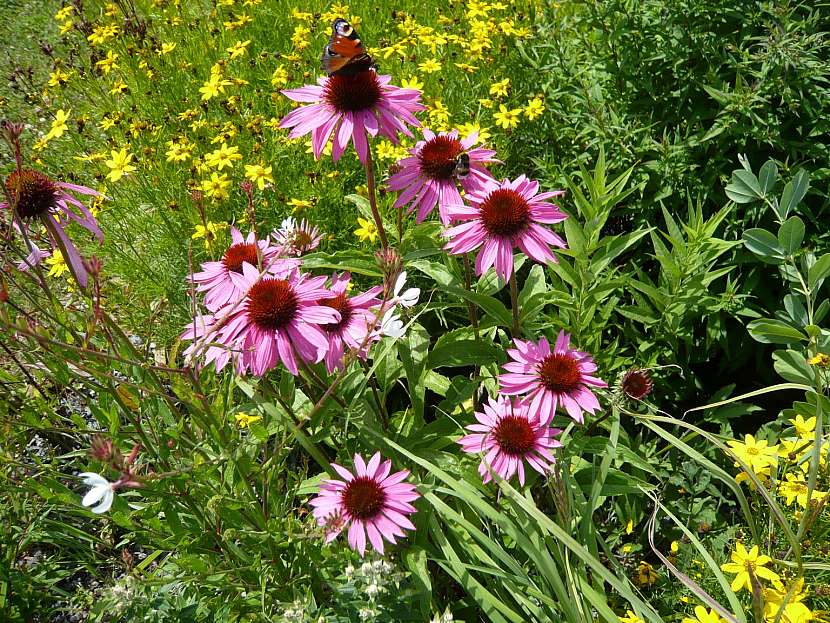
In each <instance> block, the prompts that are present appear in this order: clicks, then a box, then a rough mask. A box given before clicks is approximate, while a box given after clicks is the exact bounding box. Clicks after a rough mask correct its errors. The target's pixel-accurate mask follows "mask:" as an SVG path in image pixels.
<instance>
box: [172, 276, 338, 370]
mask: <svg viewBox="0 0 830 623" xmlns="http://www.w3.org/2000/svg"><path fill="white" fill-rule="evenodd" d="M325 282H326V277H325V276H321V277H311V278H310V277H308V276H307V275H306V274H304V273H301V272H299V271H294V272H292V273H291V274H290V275H289V276H288V277H286V278H280V277H275V276H273V275H269V274H267V273H266V274H264V275H263V274H260V273H259V271H257V269H256V268H254V267H253V266H251V265H250V264H248V263H247V262H244V263H243V264H242V275H241V278H239V279H238V280H237V282H236V283H237V285H238V286H239V287H240V288H241V289H242V290H243V291H244V292H245V293H246V294H245V297H244V298H243V299H242V300H241V301H240V302H239V303H237V304H232V305H229V306H227V307H225V308H223V309H222V310H220V311H219V312H218V313H217V314H215V315H212V316H208V315H206V316H202V317H201V318H197V319H194V321H193V322H192V323H191V324H190V325H188V327H187V330H186V331H185V333H184V334H183V335H182V339H188V340H189V339H193V340H196V341H195V342H194V343H193V344H192V345H191V346H190V347H188V349H187V350H186V351H185V354H186V355H198V354H201V352H202V351H205V362H206V363H209V362H210V361H213V362H215V364H216V369H217V371H218V370H221V369H222V367H224V366H225V365H226V364H227V363H228V361H230V359H231V358H232V357H233V358H234V361H235V362H236V367H237V370H238V371H239V372H240V373H241V372H244V371H245V370H250V371H251V372H252V373H253V374H255V375H257V376H259V375H262V374H265V372H267V371H268V370H270V369H272V368H274V367H275V366H276V365H277V364H278V363H279V362H280V361H281V362H282V363H283V365H285V367H286V368H287V369H288V371H289V372H291V374H294V375H296V374H297V372H298V369H297V361H296V357H295V354H296V355H299V356H300V358H301V359H302V360H303V361H307V362H309V363H317V362H319V361H320V360H322V359H323V357H324V356H325V354H326V350H327V349H328V344H329V341H328V338H327V337H326V334H325V333H324V331H323V329H322V328H321V326H320V325H325V324H331V323H336V322H339V321H340V313H339V312H338V311H337V310H335V309H332V308H331V307H326V306H324V305H318V304H317V301H318V300H320V299H321V298H326V297H329V296H331V292H330V291H329V290H327V289H326V288H325ZM223 350H224V352H222V351H223Z"/></svg>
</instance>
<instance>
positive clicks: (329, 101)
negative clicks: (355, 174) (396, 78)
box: [280, 69, 425, 164]
mask: <svg viewBox="0 0 830 623" xmlns="http://www.w3.org/2000/svg"><path fill="white" fill-rule="evenodd" d="M391 80H392V76H382V75H378V73H377V72H375V70H374V69H367V70H366V71H361V72H359V73H356V74H351V75H346V74H343V75H338V74H335V75H333V76H328V77H323V78H320V79H319V80H318V81H317V85H311V84H309V85H306V86H304V87H301V88H299V89H288V90H285V91H283V92H282V93H283V94H284V95H285V96H286V97H288V98H289V99H292V100H294V101H295V102H304V103H309V104H311V105H310V106H303V107H301V108H297V109H296V110H292V111H291V112H290V113H288V114H287V115H286V116H285V118H284V119H283V120H282V121H281V122H280V127H283V128H292V130H291V134H290V135H289V136H291V138H297V137H299V136H303V135H305V134H308V133H309V132H311V145H312V149H313V151H314V157H315V158H320V154H321V153H323V148H324V147H325V146H326V143H328V141H329V138H330V137H331V136H332V135H333V136H334V144H333V145H332V150H331V155H332V158H333V159H334V160H335V161H337V160H338V159H339V158H340V156H341V155H343V152H344V151H345V150H346V146H347V145H348V144H349V141H350V140H351V141H352V142H353V143H354V147H355V149H356V150H357V155H358V157H359V158H360V161H361V162H362V163H364V164H365V163H366V158H367V155H368V151H369V143H368V141H367V139H366V135H367V134H369V135H371V136H376V135H377V134H378V132H380V134H382V135H383V136H385V137H387V138H388V139H389V140H391V141H392V142H393V143H397V142H398V136H397V132H399V131H400V132H402V133H403V134H405V135H406V136H412V133H411V132H410V131H409V128H407V124H408V125H411V126H415V127H419V126H420V125H421V124H420V122H419V121H418V120H417V119H416V118H415V116H414V114H413V113H415V112H416V111H419V110H424V108H425V107H424V106H423V104H421V103H420V98H421V92H420V91H418V90H416V89H402V88H400V87H396V86H394V85H392V84H390V81H391Z"/></svg>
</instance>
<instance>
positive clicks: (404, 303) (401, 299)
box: [391, 271, 421, 307]
mask: <svg viewBox="0 0 830 623" xmlns="http://www.w3.org/2000/svg"><path fill="white" fill-rule="evenodd" d="M405 284H406V271H403V272H402V273H401V274H400V275H398V278H397V279H396V280H395V289H394V290H393V291H392V301H391V302H392V304H393V305H394V304H398V305H400V306H401V307H412V306H413V305H415V304H416V303H417V302H418V298H419V297H420V296H421V289H420V288H408V289H407V290H406V291H405V292H404V293H403V294H401V290H403V287H404V285H405Z"/></svg>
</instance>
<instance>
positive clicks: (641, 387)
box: [621, 368, 654, 400]
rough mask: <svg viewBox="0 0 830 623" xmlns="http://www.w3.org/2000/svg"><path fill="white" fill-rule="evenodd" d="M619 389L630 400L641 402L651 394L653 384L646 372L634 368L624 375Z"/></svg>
mask: <svg viewBox="0 0 830 623" xmlns="http://www.w3.org/2000/svg"><path fill="white" fill-rule="evenodd" d="M621 387H622V391H623V393H624V394H625V395H626V396H628V397H629V398H631V399H632V400H642V399H643V398H645V397H646V396H648V395H649V394H650V393H651V390H652V389H653V388H654V384H653V383H652V382H651V375H649V373H648V370H641V369H639V368H634V369H633V370H629V371H628V372H626V373H625V376H623V379H622V383H621Z"/></svg>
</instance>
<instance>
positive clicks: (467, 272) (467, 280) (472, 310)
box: [463, 253, 481, 340]
mask: <svg viewBox="0 0 830 623" xmlns="http://www.w3.org/2000/svg"><path fill="white" fill-rule="evenodd" d="M463 258H464V287H465V288H466V289H467V291H468V292H472V287H473V286H472V283H473V277H472V272H473V271H472V270H471V268H470V257H469V256H468V255H467V254H466V253H465V254H464V255H463ZM467 311H468V313H469V314H470V324H471V325H472V326H473V332H474V333H475V336H476V339H477V340H480V339H481V335H480V334H479V331H478V312H477V311H476V306H475V305H473V303H472V301H467Z"/></svg>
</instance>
